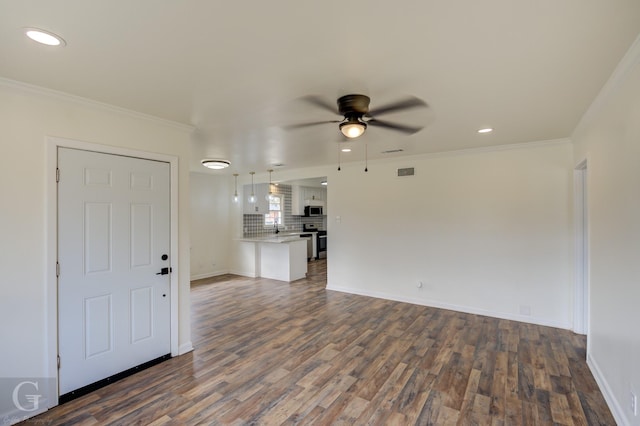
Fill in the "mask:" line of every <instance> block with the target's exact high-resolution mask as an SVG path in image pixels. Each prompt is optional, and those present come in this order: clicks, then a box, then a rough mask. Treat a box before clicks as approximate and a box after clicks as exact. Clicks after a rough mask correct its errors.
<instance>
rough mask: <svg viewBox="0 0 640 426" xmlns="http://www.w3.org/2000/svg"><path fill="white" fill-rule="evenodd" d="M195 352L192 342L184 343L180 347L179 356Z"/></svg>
mask: <svg viewBox="0 0 640 426" xmlns="http://www.w3.org/2000/svg"><path fill="white" fill-rule="evenodd" d="M192 350H193V343H191V341H189V342H187V343H183V344H181V345H180V347H179V348H178V356H180V355H184V354H186V353H189V352H191V351H192Z"/></svg>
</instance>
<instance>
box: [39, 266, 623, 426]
mask: <svg viewBox="0 0 640 426" xmlns="http://www.w3.org/2000/svg"><path fill="white" fill-rule="evenodd" d="M325 284H326V262H325V261H319V262H312V263H311V269H310V274H309V277H308V278H307V279H304V280H299V281H297V282H294V283H291V284H288V283H283V282H280V281H273V280H267V279H249V278H243V277H237V276H230V275H229V276H223V277H217V278H214V279H209V280H200V281H197V282H194V283H193V285H192V306H193V307H192V316H193V319H192V321H193V328H192V332H193V335H192V337H193V342H194V345H195V351H194V352H192V353H190V354H187V355H183V356H180V357H177V358H173V359H171V360H168V361H166V362H164V363H162V364H159V365H156V366H154V367H152V368H150V369H148V370H145V371H143V372H140V373H138V374H136V375H134V376H131V377H128V378H126V379H124V380H121V381H120V382H117V383H114V384H112V385H109V386H107V387H105V388H102V389H100V390H98V391H96V392H94V393H92V394H89V395H86V396H84V397H82V398H79V399H77V400H75V401H71V402H69V403H67V404H64V405H62V406H59V407H56V408H54V409H52V410H50V411H49V412H47V413H45V414H43V415H41V416H39V417H37V418H36V419H34V420H37V421H38V422H40V424H87V425H88V424H101V425H104V424H120V425H132V424H145V425H146V424H153V425H161V424H171V425H194V424H201V423H202V424H216V425H217V424H234V425H246V424H255V425H280V424H321V425H333V424H380V425H410V424H419V425H428V424H434V425H445V424H459V425H491V424H493V425H520V424H522V425H551V424H558V425H573V424H575V425H613V424H615V422H614V420H613V418H612V416H611V414H610V412H609V410H608V408H607V406H606V404H605V402H604V399H603V397H602V395H601V393H600V392H599V390H598V387H597V386H596V383H595V382H594V379H593V377H592V375H591V373H590V372H589V369H588V368H587V365H586V363H585V361H584V359H585V338H584V337H582V336H578V335H575V334H573V333H571V332H569V331H565V330H559V329H554V328H549V327H541V326H535V325H530V324H524V323H519V322H514V321H506V320H498V319H494V318H488V317H483V316H478V315H469V314H462V313H458V312H452V311H447V310H442V309H434V308H427V307H423V306H416V305H410V304H406V303H399V302H392V301H386V300H379V299H372V298H368V297H362V296H355V295H349V294H343V293H338V292H332V291H326V290H325V288H324V287H325Z"/></svg>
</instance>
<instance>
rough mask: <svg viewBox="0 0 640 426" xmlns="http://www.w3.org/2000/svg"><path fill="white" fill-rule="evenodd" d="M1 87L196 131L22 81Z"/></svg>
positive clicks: (1, 80) (0, 82) (3, 80)
mask: <svg viewBox="0 0 640 426" xmlns="http://www.w3.org/2000/svg"><path fill="white" fill-rule="evenodd" d="M0 86H2V87H8V88H11V89H16V90H20V91H23V92H28V93H32V94H35V95H40V96H45V97H47V98H52V99H57V100H60V101H64V102H70V103H74V104H76V105H81V106H85V107H89V108H95V109H100V110H103V111H108V112H114V113H118V114H123V115H127V116H129V117H132V118H137V119H141V120H146V121H151V122H154V123H157V124H162V125H165V126H170V127H173V128H176V129H179V130H184V131H187V132H192V131H193V130H195V127H194V126H191V125H188V124H184V123H179V122H177V121H172V120H167V119H165V118H160V117H156V116H154V115H149V114H144V113H142V112H138V111H134V110H131V109H127V108H122V107H119V106H115V105H111V104H107V103H104V102H99V101H95V100H93V99H89V98H83V97H81V96H76V95H71V94H69V93H66V92H61V91H59V90H53V89H48V88H46V87H42V86H36V85H33V84H29V83H25V82H22V81H17V80H11V79H8V78H4V77H0Z"/></svg>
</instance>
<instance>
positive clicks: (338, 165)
mask: <svg viewBox="0 0 640 426" xmlns="http://www.w3.org/2000/svg"><path fill="white" fill-rule="evenodd" d="M338 171H340V144H339V143H338Z"/></svg>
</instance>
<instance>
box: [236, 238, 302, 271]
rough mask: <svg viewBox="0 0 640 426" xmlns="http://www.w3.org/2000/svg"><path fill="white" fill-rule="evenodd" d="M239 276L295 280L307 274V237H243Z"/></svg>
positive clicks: (239, 251) (240, 242) (239, 242)
mask: <svg viewBox="0 0 640 426" xmlns="http://www.w3.org/2000/svg"><path fill="white" fill-rule="evenodd" d="M237 242H238V249H239V250H238V254H239V257H240V259H241V263H240V265H241V266H240V268H239V269H240V270H238V271H236V273H238V274H240V275H246V276H253V277H263V278H271V279H274V280H280V281H287V282H291V281H295V280H299V279H301V278H305V277H306V275H307V239H306V238H300V235H282V236H268V237H254V238H251V237H248V238H240V239H238V240H237Z"/></svg>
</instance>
